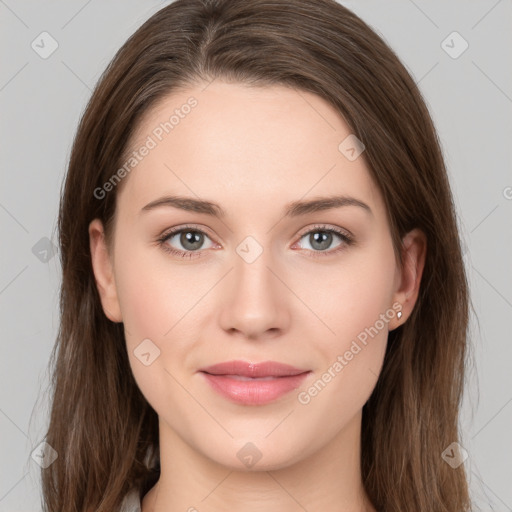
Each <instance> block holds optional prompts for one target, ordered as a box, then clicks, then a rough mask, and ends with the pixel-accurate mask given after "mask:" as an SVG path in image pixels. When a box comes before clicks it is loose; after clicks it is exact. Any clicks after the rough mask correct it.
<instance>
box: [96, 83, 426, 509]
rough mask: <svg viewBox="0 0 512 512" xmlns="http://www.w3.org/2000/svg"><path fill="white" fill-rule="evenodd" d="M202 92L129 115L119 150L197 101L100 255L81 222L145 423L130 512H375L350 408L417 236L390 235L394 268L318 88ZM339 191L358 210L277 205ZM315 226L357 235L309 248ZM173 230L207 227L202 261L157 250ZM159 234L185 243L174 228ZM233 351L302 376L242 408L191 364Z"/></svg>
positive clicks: (147, 170)
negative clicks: (317, 385)
mask: <svg viewBox="0 0 512 512" xmlns="http://www.w3.org/2000/svg"><path fill="white" fill-rule="evenodd" d="M205 87H206V84H198V85H197V86H196V85H194V86H190V87H189V88H188V89H186V90H182V91H180V92H176V91H175V92H173V93H172V94H170V95H169V96H168V97H166V98H165V100H164V101H162V102H160V103H159V104H158V105H157V106H156V107H155V108H153V109H152V110H151V111H149V112H148V113H147V115H146V116H145V117H144V118H143V119H142V121H141V123H140V125H139V126H138V130H137V132H136V135H135V137H134V139H133V142H132V145H133V148H134V149H135V148H137V147H140V143H141V141H144V140H145V139H146V137H147V136H148V135H150V134H151V132H152V130H154V128H155V127H156V126H158V125H159V123H160V122H162V121H164V120H166V119H168V118H169V115H170V114H171V113H172V111H173V110H174V109H175V108H179V107H180V106H181V105H183V104H184V103H186V101H187V99H188V98H189V97H190V96H194V97H195V98H196V99H197V101H198V105H197V106H196V107H195V108H194V109H193V110H192V111H191V112H190V114H189V115H187V116H185V117H184V118H183V119H180V123H179V125H177V126H176V127H175V128H174V129H173V130H172V132H170V133H169V134H167V135H165V137H164V138H163V139H162V141H161V142H159V143H158V145H157V147H155V148H154V149H152V150H151V151H150V153H149V154H148V155H147V156H146V157H145V158H144V159H143V160H142V161H141V162H140V163H139V164H138V165H137V166H136V167H135V168H134V169H133V170H132V171H131V173H130V174H129V176H127V177H126V178H124V179H125V182H124V183H123V188H122V189H121V190H120V191H119V195H118V203H117V210H116V216H115V228H114V242H113V246H112V248H111V250H110V251H109V249H108V247H107V245H106V243H105V238H104V234H103V226H102V224H101V222H100V221H99V220H98V219H95V220H94V221H93V222H91V224H90V227H89V235H90V245H91V254H92V259H93V267H94V273H95V277H96V281H97V286H98V290H99V293H100V296H101V301H102V305H103V309H104V311H105V314H106V315H107V317H108V318H109V319H110V320H112V321H114V322H123V323H124V327H125V333H126V343H127V350H128V354H129V358H130V365H131V369H132V371H133V375H134V377H135V379H136V381H137V384H138V386H139V387H140V389H141V391H142V393H143V394H144V396H145V397H146V399H147V400H148V402H149V403H150V404H151V406H152V407H153V408H154V410H155V411H156V412H157V413H158V416H159V427H160V450H161V453H160V457H161V477H160V480H159V482H158V483H157V484H156V485H155V487H153V488H152V489H151V490H150V492H149V493H148V494H146V496H145V497H144V500H143V503H142V511H143V512H163V511H167V512H169V511H186V510H190V511H192V510H199V511H201V512H203V511H204V512H206V511H208V512H213V511H225V510H238V511H243V512H254V511H263V510H265V511H268V510H280V511H283V512H291V511H298V510H300V511H303V510H308V511H317V510H323V511H325V512H334V511H345V512H349V511H350V512H352V511H354V512H355V511H365V510H366V511H373V510H375V509H374V508H373V507H372V505H371V504H370V503H369V500H368V499H367V497H366V494H365V492H364V489H363V486H362V483H361V474H360V465H359V454H360V431H361V417H362V416H361V414H362V407H363V405H364V404H365V402H366V401H367V400H368V398H369V397H370V395H371V393H372V391H373V389H374V386H375V384H376V382H377V378H378V375H379V373H380V371H381V368H382V362H383V358H384V354H385V349H386V343H387V335H388V331H389V330H392V329H395V328H396V327H397V326H398V325H399V324H400V323H403V322H405V321H406V320H407V318H408V316H409V314H410V313H411V310H412V308H413V306H414V303H415V301H416V299H417V296H418V290H419V284H420V280H421V274H422V271H423V267H424V258H425V250H426V243H425V237H424V235H423V234H422V233H421V232H420V231H418V230H414V231H411V232H410V233H408V234H407V235H406V236H405V237H404V240H403V241H404V248H403V257H404V262H405V264H404V266H403V267H402V268H401V267H400V266H399V265H398V264H397V261H396V259H395V254H394V251H393V246H392V242H391V234H390V230H389V225H388V222H387V216H386V209H385V206H384V203H383V200H382V197H381V194H380V192H379V190H378V188H377V187H376V185H375V184H374V183H373V181H372V179H371V177H370V173H369V170H368V167H367V166H366V163H365V161H364V158H363V156H361V157H359V158H357V159H356V160H354V161H349V160H348V159H347V158H346V157H345V156H344V155H343V154H342V153H341V152H340V151H339V149H338V146H339V144H340V142H341V141H343V140H344V139H345V137H347V136H348V135H349V134H350V133H351V132H350V129H349V128H348V126H347V125H346V123H345V122H344V121H343V119H342V118H341V116H340V115H339V114H338V113H337V112H336V111H335V110H334V109H333V108H332V107H331V106H330V105H329V104H328V103H327V102H325V101H324V100H323V99H322V98H320V97H318V96H316V95H313V94H311V93H307V92H303V91H300V92H299V91H295V90H293V89H291V88H287V87H284V86H272V87H252V88H251V87H248V86H246V85H243V84H229V83H226V82H223V81H221V80H219V79H217V80H215V81H214V82H213V83H211V84H210V85H209V86H208V87H207V88H205ZM363 155H364V153H363ZM110 193H114V192H110ZM342 194H343V195H347V196H351V197H353V198H356V199H358V200H360V201H363V202H364V203H366V204H367V205H368V206H369V207H370V208H371V213H369V212H367V211H366V210H365V209H364V208H361V207H358V206H343V207H339V208H334V209H328V210H324V211H319V212H314V213H309V214H306V215H302V216H298V217H293V218H287V217H285V216H284V214H283V212H284V208H285V205H287V204H288V203H290V202H292V201H297V200H308V199H312V198H320V197H327V196H330V195H342ZM166 195H181V196H186V197H193V198H196V199H197V198H201V199H207V200H209V201H212V202H215V203H218V204H219V205H220V206H221V207H222V208H223V209H224V210H225V211H226V216H225V217H224V218H222V219H219V218H215V217H213V216H210V215H207V214H205V213H197V212H191V211H185V210H181V209H178V208H174V207H171V206H163V207H160V208H155V209H153V210H151V211H146V212H143V213H141V209H142V208H143V207H144V206H145V205H146V204H148V203H150V202H152V201H154V200H156V199H158V198H160V197H162V196H166ZM318 224H320V225H325V226H326V228H329V227H333V228H336V227H338V228H340V229H342V230H348V231H349V232H350V233H351V234H352V235H353V237H354V239H355V243H354V244H352V245H347V244H345V243H344V241H343V240H342V239H340V238H338V236H337V235H336V234H334V235H333V238H332V240H331V243H330V245H328V244H327V248H326V249H323V251H322V249H321V248H320V249H319V248H318V244H317V245H314V240H312V239H311V238H312V237H310V236H309V235H310V234H311V233H310V231H313V233H317V232H318V231H322V229H320V230H318V229H317V230H316V231H314V230H315V226H316V225H318ZM183 225H192V228H196V229H201V230H202V231H204V232H205V233H206V236H205V238H204V241H203V245H200V250H199V252H200V253H201V254H200V257H197V254H198V253H199V252H198V251H196V252H195V255H196V257H192V258H180V257H179V256H173V255H171V254H168V253H166V252H165V251H164V250H163V248H162V246H160V245H158V243H157V242H156V240H157V238H158V237H159V236H160V235H161V234H162V233H164V232H166V231H168V230H169V228H172V227H180V226H183ZM247 236H251V237H253V238H254V239H255V240H256V241H257V243H258V244H259V246H260V247H261V248H262V249H263V252H262V253H261V255H260V256H259V257H258V258H257V259H255V261H253V262H251V263H248V262H247V261H246V260H244V259H243V258H242V257H241V256H239V254H238V253H237V251H236V249H237V247H238V246H239V244H240V243H241V242H242V241H243V240H244V239H245V238H246V237H247ZM165 243H166V244H167V245H168V246H171V247H173V248H174V249H177V250H181V251H187V249H188V248H189V247H190V246H184V245H182V243H180V236H179V234H178V235H176V236H174V237H173V238H172V239H170V240H167V242H165ZM340 246H342V250H341V251H339V252H336V253H335V252H333V251H335V250H336V249H338V248H339V247H340ZM250 250H254V249H250ZM188 252H193V251H192V250H190V249H188ZM329 253H330V254H329ZM315 255H317V256H318V257H315ZM395 302H398V303H399V304H400V305H401V306H400V307H401V311H402V314H403V316H402V317H401V319H397V318H396V316H394V318H392V319H391V320H389V321H388V322H387V323H385V327H384V328H382V329H381V330H380V331H379V332H378V335H375V336H374V337H373V338H369V341H368V343H367V345H366V346H364V347H363V348H362V350H361V351H360V352H358V353H357V355H355V356H354V357H353V358H352V360H350V361H347V364H346V366H344V368H343V370H342V371H341V372H339V373H338V374H337V375H336V377H335V378H333V379H332V380H331V381H330V382H329V383H328V384H327V385H326V386H325V387H324V388H323V389H322V390H321V392H319V393H318V394H317V395H316V396H315V397H313V398H312V399H311V401H310V402H309V403H307V404H302V403H300V402H299V401H298V394H299V392H300V391H304V390H307V389H309V388H310V387H311V386H312V384H313V383H314V382H315V381H317V380H318V379H319V378H320V377H321V376H322V374H323V373H324V372H325V371H326V370H327V369H328V368H329V367H332V366H333V363H335V361H336V360H337V357H338V356H339V355H343V354H344V353H345V352H346V351H347V350H349V349H350V346H351V343H352V341H353V340H355V339H356V337H357V335H358V334H360V333H361V332H362V331H364V329H365V328H367V327H370V326H373V325H374V324H375V322H376V320H378V319H379V315H380V314H383V313H385V312H386V311H388V310H390V308H392V304H393V303H395ZM148 338H149V339H150V340H151V342H152V343H153V344H154V345H155V346H157V347H158V348H159V350H160V355H159V357H157V358H156V359H155V360H154V361H153V362H152V364H150V365H149V366H145V365H144V364H142V363H141V361H140V360H139V359H138V357H136V355H135V354H134V350H135V349H136V348H137V346H138V345H139V344H140V343H141V342H142V340H144V339H148ZM233 359H243V360H246V361H252V362H260V361H266V360H274V361H279V362H284V363H287V364H291V365H293V366H296V367H298V368H303V369H309V370H311V373H310V374H309V375H308V377H307V379H306V381H305V382H304V384H303V385H302V386H301V387H300V388H299V389H297V390H295V391H292V392H291V393H289V394H287V395H285V396H284V397H282V398H280V399H278V400H277V401H275V402H274V403H271V404H266V405H259V406H247V405H240V404H235V403H232V402H230V401H228V400H227V399H225V398H223V397H222V396H220V395H219V394H217V393H216V392H215V391H213V390H212V389H211V388H210V386H209V385H208V384H207V383H206V382H205V380H204V377H203V376H202V375H201V374H199V373H198V370H199V369H200V368H202V367H205V366H208V365H211V364H215V363H219V362H222V361H229V360H233ZM248 442H251V443H253V445H255V446H256V447H257V449H258V450H259V452H260V453H261V459H260V460H259V461H258V462H257V463H256V464H255V465H254V466H252V467H251V468H249V467H246V466H245V465H244V464H243V463H242V462H241V461H240V460H239V459H238V457H237V452H238V451H239V450H240V449H241V448H242V447H244V445H246V443H248ZM191 507H194V508H191Z"/></svg>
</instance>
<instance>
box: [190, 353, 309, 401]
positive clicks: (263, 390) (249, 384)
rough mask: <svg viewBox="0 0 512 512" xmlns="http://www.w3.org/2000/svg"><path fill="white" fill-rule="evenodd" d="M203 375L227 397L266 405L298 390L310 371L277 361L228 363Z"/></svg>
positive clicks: (204, 371)
mask: <svg viewBox="0 0 512 512" xmlns="http://www.w3.org/2000/svg"><path fill="white" fill-rule="evenodd" d="M199 372H200V373H202V374H203V375H204V376H205V378H206V380H207V382H208V383H209V384H210V385H211V386H212V388H213V389H214V390H215V391H216V392H218V393H219V394H221V395H222V396H224V397H225V398H227V399H229V400H231V401H233V402H235V403H238V404H242V405H263V404H267V403H270V402H273V401H275V400H277V399H278V398H280V397H282V396H284V395H285V394H287V393H289V392H290V391H293V390H294V389H297V388H298V387H299V386H300V385H301V383H302V381H303V380H304V379H305V378H306V376H307V375H308V374H309V373H310V370H304V369H299V368H295V367H293V366H290V365H287V364H283V363H278V362H276V361H264V362H261V363H249V362H246V361H227V362H225V363H220V364H215V365H213V366H208V367H206V368H201V369H200V370H199Z"/></svg>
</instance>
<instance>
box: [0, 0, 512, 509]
mask: <svg viewBox="0 0 512 512" xmlns="http://www.w3.org/2000/svg"><path fill="white" fill-rule="evenodd" d="M167 3H169V2H158V1H155V0H147V1H144V2H143V1H141V0H139V1H137V0H115V1H114V0H108V1H105V0H104V1H101V2H100V1H99V0H89V1H82V0H81V1H78V0H73V1H67V2H57V1H55V0H52V1H41V0H37V1H36V0H26V1H23V2H21V1H16V0H0V23H1V30H0V38H1V39H0V48H1V50H0V51H1V61H0V62H1V67H0V108H1V118H0V119H1V120H0V130H1V132H0V141H1V145H2V146H1V147H2V157H1V166H2V167H1V169H2V173H1V187H0V225H1V230H2V242H1V247H2V249H1V274H0V311H1V325H2V338H1V343H2V345H1V348H2V357H1V358H0V376H1V377H0V378H1V385H0V433H1V437H0V450H1V452H0V460H1V467H0V512H4V511H9V512H14V511H21V510H24V511H27V510H34V511H37V510H40V509H41V506H40V490H39V486H40V482H39V466H38V465H37V464H36V462H35V461H34V460H33V459H32V458H31V452H32V450H34V449H35V448H36V447H37V446H38V445H39V443H40V442H41V441H42V438H43V433H44V427H45V424H46V419H47V417H46V415H47V408H48V403H47V398H48V397H47V396H46V395H45V394H44V391H45V390H46V387H47V384H48V375H47V371H46V370H47V368H46V365H47V362H48V357H49V355H50V351H51V348H52V346H53V343H54V340H55V336H56V333H57V327H58V291H59V285H60V265H59V259H58V255H57V254H55V255H54V256H53V257H52V253H51V251H50V252H46V253H45V252H44V251H45V250H46V251H48V249H49V248H50V242H49V240H46V239H45V237H46V238H47V239H51V240H53V242H54V243H55V242H56V236H55V227H56V215H57V208H58V201H59V191H60V186H61V181H62V178H63V175H64V172H65V168H66V163H67V160H68V158H69V153H70V148H71V144H72V139H73V136H74V133H75V130H76V127H77V123H78V120H79V116H80V114H81V112H82V111H83V109H84V107H85V104H86V102H87V100H88V98H89V96H90V93H91V91H92V88H93V87H94V85H95V83H96V81H97V80H98V78H99V76H100V73H101V72H102V71H103V70H104V68H105V67H106V65H107V64H108V62H109V61H110V59H111V58H112V57H113V56H114V53H115V52H116V50H117V49H118V48H119V47H120V46H121V45H122V44H123V43H124V41H125V40H126V39H127V38H128V36H129V35H131V34H132V33H133V32H134V31H135V30H136V28H137V27H138V26H139V25H140V24H141V23H142V22H143V21H145V20H146V19H147V18H148V17H149V16H150V15H151V14H153V13H154V12H156V11H157V10H158V9H159V8H161V7H163V6H164V5H166V4H167ZM341 3H343V4H344V5H346V6H347V7H349V8H350V9H352V10H354V11H355V12H356V13H357V14H359V15H360V16H361V17H362V18H363V19H364V20H365V21H367V22H368V23H369V24H370V25H372V27H373V28H374V29H375V30H376V31H377V32H378V33H379V34H380V35H381V36H382V37H383V38H384V39H385V40H386V41H387V42H388V43H389V44H390V45H391V47H392V48H393V49H394V50H395V51H396V52H397V53H398V55H399V57H400V58H401V59H402V61H403V62H404V64H405V65H406V67H407V68H408V69H409V71H410V72H411V74H412V75H413V77H414V78H415V80H416V81H417V82H418V83H419V86H420V89H421V90H422V92H423V94H424V96H425V99H426V101H427V104H428V105H429V108H430V110H431V113H432V116H433V118H434V121H435V123H436V126H437V129H438V132H439V137H440V139H441V142H442V146H443V151H444V154H445V158H446V162H447V165H448V169H449V174H450V180H451V183H452V186H453V191H454V195H455V200H456V203H457V209H458V214H459V222H460V229H461V233H462V237H463V239H464V244H465V247H466V252H465V260H466V264H467V269H468V275H469V279H470V285H471V292H472V300H473V304H474V308H475V314H474V315H472V319H471V325H472V339H471V344H472V347H473V359H474V366H473V367H472V368H471V369H470V372H469V373H468V377H467V388H466V395H465V399H464V404H463V409H462V416H461V425H462V433H463V441H462V445H463V447H464V449H465V450H466V451H467V452H468V455H469V457H468V458H467V459H466V461H465V462H464V464H465V467H466V469H467V471H468V473H469V475H470V479H471V489H472V494H473V498H474V500H475V503H476V504H477V505H479V506H480V507H481V508H482V510H496V511H512V486H511V485H510V483H511V475H512V460H511V455H512V437H511V435H510V434H511V427H512V403H511V402H512V385H511V384H512V372H511V371H510V362H511V360H512V357H511V356H512V343H511V341H512V339H511V335H510V326H509V322H510V320H511V318H512V272H511V267H510V262H511V261H512V229H511V228H512V188H511V187H512V171H511V168H512V165H511V163H512V162H511V155H512V151H511V145H512V144H511V135H512V130H511V125H512V116H511V112H512V68H511V66H510V62H512V60H511V59H510V53H511V51H510V49H511V48H512V30H511V29H512V25H511V21H512V3H511V1H510V0H499V1H496V0H485V1H484V0H482V1H475V0H464V1H463V0H457V1H455V0H452V1H446V0H435V1H433V0H430V1H427V0H414V1H413V0H387V1H386V2H382V1H381V0H360V1H354V0H352V1H348V0H347V1H343V2H341ZM43 31H47V32H49V33H50V34H51V36H52V37H53V38H54V39H55V40H56V41H57V43H58V48H57V50H56V51H55V52H54V53H53V54H52V55H51V56H49V57H48V58H46V59H43V58H41V57H40V56H39V54H38V53H36V52H35V51H34V50H33V49H32V47H31V43H32V42H33V41H34V40H35V41H36V43H37V41H40V39H38V36H39V34H41V32H43ZM453 31H457V32H458V33H459V34H460V35H461V36H462V37H463V38H464V40H466V41H467V43H468V44H469V47H468V49H467V50H466V51H465V52H464V53H462V54H461V55H460V56H459V57H458V58H452V57H451V56H450V55H448V53H446V51H445V49H443V47H442V42H443V41H444V40H445V39H446V38H447V36H448V35H449V34H451V33H452V32H453ZM452 40H453V42H451V41H452ZM47 42H48V41H47ZM461 43H462V41H461V40H457V39H453V37H452V38H451V39H450V38H449V39H448V40H447V42H446V43H444V45H445V46H444V47H445V48H446V45H447V44H448V45H450V46H452V47H453V48H452V49H451V51H452V53H453V52H454V51H458V50H460V49H461V48H462V46H461ZM45 48H46V49H48V48H49V44H46V45H45ZM41 239H43V240H42V241H41ZM45 254H46V258H45V257H44V256H45ZM48 258H49V259H48ZM45 259H48V261H45Z"/></svg>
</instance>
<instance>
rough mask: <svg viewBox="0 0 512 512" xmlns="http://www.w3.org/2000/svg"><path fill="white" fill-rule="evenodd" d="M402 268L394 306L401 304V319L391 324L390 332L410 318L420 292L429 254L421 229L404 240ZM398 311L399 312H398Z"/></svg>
mask: <svg viewBox="0 0 512 512" xmlns="http://www.w3.org/2000/svg"><path fill="white" fill-rule="evenodd" d="M401 250H402V261H403V265H402V268H401V269H400V270H399V283H398V287H397V289H396V290H395V293H394V296H393V300H394V301H393V304H395V303H396V302H398V303H399V304H400V309H399V310H400V311H401V312H402V316H401V318H398V317H395V318H394V319H393V320H392V321H391V322H390V330H393V329H395V328H396V327H398V326H399V325H401V324H403V323H404V322H405V321H406V320H407V318H409V316H410V314H411V312H412V310H413V308H414V305H415V304H416V300H417V299H418V294H419V291H420V283H421V276H422V275H423V269H424V267H425V258H426V254H427V237H426V236H425V233H423V231H421V230H420V229H413V230H412V231H409V233H407V234H406V235H405V236H404V237H403V239H402V249H401ZM397 311H398V310H397Z"/></svg>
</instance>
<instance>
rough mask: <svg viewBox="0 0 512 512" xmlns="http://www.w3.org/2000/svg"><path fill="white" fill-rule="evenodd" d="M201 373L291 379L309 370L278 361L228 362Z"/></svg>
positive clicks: (209, 367) (215, 365) (204, 369)
mask: <svg viewBox="0 0 512 512" xmlns="http://www.w3.org/2000/svg"><path fill="white" fill-rule="evenodd" d="M200 371H202V372H205V373H209V374H210V375H232V376H239V377H249V378H266V377H290V376H293V375H300V374H301V373H304V372H307V371H309V370H301V369H299V368H295V367H293V366H290V365H288V364H283V363H278V362H276V361H264V362H262V363H248V362H246V361H227V362H225V363H219V364H214V365H213V366H208V367H207V368H202V369H201V370H200Z"/></svg>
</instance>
